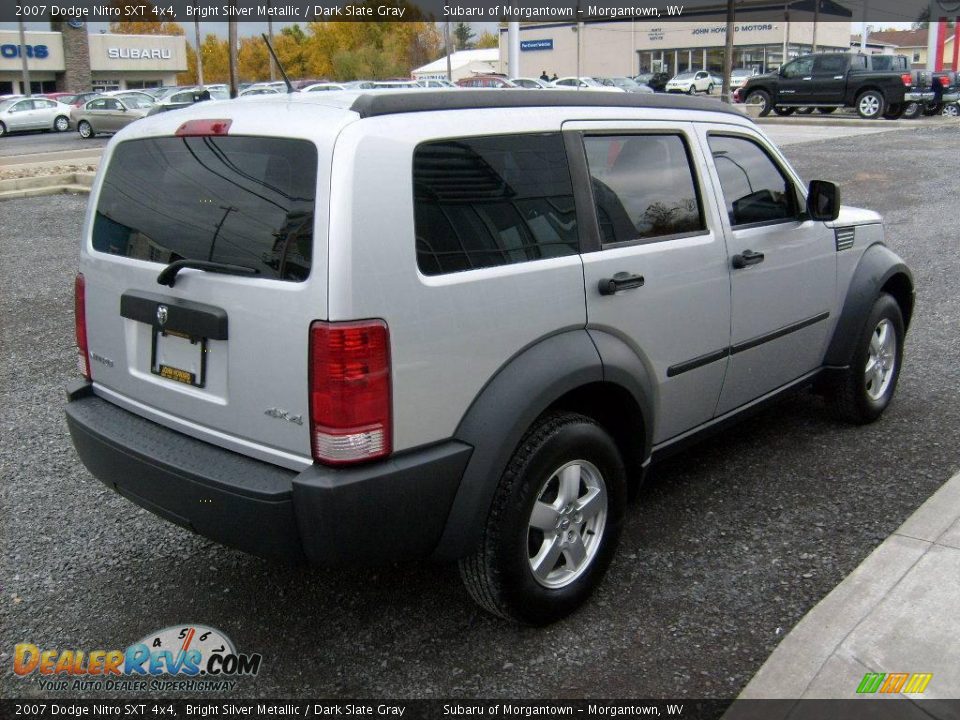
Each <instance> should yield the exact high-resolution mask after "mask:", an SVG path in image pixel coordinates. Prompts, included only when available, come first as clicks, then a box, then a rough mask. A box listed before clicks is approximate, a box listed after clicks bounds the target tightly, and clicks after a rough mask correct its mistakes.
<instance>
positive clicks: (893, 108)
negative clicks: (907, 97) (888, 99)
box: [883, 103, 907, 120]
mask: <svg viewBox="0 0 960 720" xmlns="http://www.w3.org/2000/svg"><path fill="white" fill-rule="evenodd" d="M906 108H907V105H906V103H891V104H890V105H889V106H888V107H887V111H886V112H885V113H884V114H883V119H884V120H899V119H900V118H901V117H903V112H904V110H906Z"/></svg>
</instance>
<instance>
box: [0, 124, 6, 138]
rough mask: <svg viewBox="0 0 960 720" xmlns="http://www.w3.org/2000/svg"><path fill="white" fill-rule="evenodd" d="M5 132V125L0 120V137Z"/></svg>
mask: <svg viewBox="0 0 960 720" xmlns="http://www.w3.org/2000/svg"><path fill="white" fill-rule="evenodd" d="M6 134H7V126H6V125H4V124H3V123H2V122H0V137H3V136H4V135H6Z"/></svg>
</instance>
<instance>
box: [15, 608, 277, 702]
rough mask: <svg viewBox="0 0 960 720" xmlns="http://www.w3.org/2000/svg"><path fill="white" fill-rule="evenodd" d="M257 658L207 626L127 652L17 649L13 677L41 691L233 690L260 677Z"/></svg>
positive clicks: (166, 634)
mask: <svg viewBox="0 0 960 720" xmlns="http://www.w3.org/2000/svg"><path fill="white" fill-rule="evenodd" d="M261 661H262V656H261V655H260V654H259V653H252V654H244V653H238V652H237V650H236V648H235V647H234V644H233V641H232V640H230V638H228V637H227V636H226V635H225V634H224V633H222V632H220V631H219V630H217V629H216V628H212V627H207V626H206V625H196V624H184V625H173V626H171V627H167V628H164V629H163V630H159V631H158V632H155V633H150V634H149V635H147V636H146V637H144V638H143V639H141V640H139V641H138V642H135V643H133V644H132V645H130V646H129V647H127V648H126V650H76V649H65V650H60V649H43V648H40V647H39V646H37V645H34V644H32V643H20V644H18V645H17V646H16V647H15V648H14V654H13V671H14V672H15V673H16V674H17V675H19V676H20V677H23V678H36V680H37V683H38V685H39V686H40V689H41V690H69V691H75V690H80V691H83V690H97V691H104V690H114V691H124V690H134V691H145V690H150V691H155V692H166V691H172V690H183V691H188V692H192V691H205V690H206V691H210V690H232V689H233V688H234V687H235V686H236V684H237V678H238V677H244V676H246V677H252V676H255V675H256V674H257V673H259V672H260V663H261Z"/></svg>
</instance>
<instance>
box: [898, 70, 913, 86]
mask: <svg viewBox="0 0 960 720" xmlns="http://www.w3.org/2000/svg"><path fill="white" fill-rule="evenodd" d="M900 79H901V80H903V84H904V85H906V86H907V87H910V86H911V85H913V77H912V76H911V75H910V73H904V74H903V75H901V76H900Z"/></svg>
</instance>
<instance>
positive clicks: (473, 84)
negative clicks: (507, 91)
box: [457, 75, 517, 88]
mask: <svg viewBox="0 0 960 720" xmlns="http://www.w3.org/2000/svg"><path fill="white" fill-rule="evenodd" d="M457 87H465V88H515V87H517V86H516V85H514V84H513V83H512V82H511V81H510V80H507V78H505V77H501V76H499V75H474V76H473V77H468V78H462V79H460V80H457Z"/></svg>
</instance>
